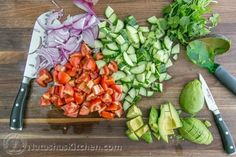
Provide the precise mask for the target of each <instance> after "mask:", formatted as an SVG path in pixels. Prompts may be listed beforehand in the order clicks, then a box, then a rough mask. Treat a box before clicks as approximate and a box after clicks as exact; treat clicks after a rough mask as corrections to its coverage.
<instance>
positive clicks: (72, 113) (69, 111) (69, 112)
mask: <svg viewBox="0 0 236 157" xmlns="http://www.w3.org/2000/svg"><path fill="white" fill-rule="evenodd" d="M62 109H63V110H64V115H66V116H68V117H77V116H78V112H79V106H78V105H76V104H75V103H68V104H66V105H65V106H63V107H62Z"/></svg>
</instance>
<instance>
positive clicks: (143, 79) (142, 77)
mask: <svg viewBox="0 0 236 157" xmlns="http://www.w3.org/2000/svg"><path fill="white" fill-rule="evenodd" d="M145 76H146V74H145V73H141V74H138V75H136V79H137V80H138V81H139V82H142V83H143V82H145V79H146V77H145Z"/></svg>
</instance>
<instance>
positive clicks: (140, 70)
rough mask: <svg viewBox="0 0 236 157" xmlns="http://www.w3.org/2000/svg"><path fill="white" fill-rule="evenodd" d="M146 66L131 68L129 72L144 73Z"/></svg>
mask: <svg viewBox="0 0 236 157" xmlns="http://www.w3.org/2000/svg"><path fill="white" fill-rule="evenodd" d="M145 68H146V65H145V64H140V65H138V66H136V67H133V68H131V69H130V72H131V73H133V74H141V73H143V72H144V71H145Z"/></svg>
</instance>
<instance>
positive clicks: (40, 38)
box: [10, 11, 52, 130]
mask: <svg viewBox="0 0 236 157" xmlns="http://www.w3.org/2000/svg"><path fill="white" fill-rule="evenodd" d="M51 13H52V12H51V11H49V12H46V13H44V14H42V15H40V16H39V17H38V19H37V20H36V22H35V25H34V29H33V34H32V38H31V43H30V47H29V52H28V57H27V62H26V66H25V71H24V77H23V80H22V83H21V85H20V89H19V91H18V94H17V96H16V99H15V102H14V105H13V108H12V111H11V116H10V129H11V130H22V128H23V116H24V111H25V104H26V101H27V96H28V94H29V89H30V82H31V80H32V79H34V78H36V75H37V70H36V67H35V64H36V57H37V53H36V50H37V49H38V48H40V46H42V44H43V42H44V41H45V38H46V31H45V29H43V27H42V26H41V25H40V23H43V24H45V23H46V20H47V18H48V17H49V15H50V14H51Z"/></svg>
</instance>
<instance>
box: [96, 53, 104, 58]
mask: <svg viewBox="0 0 236 157" xmlns="http://www.w3.org/2000/svg"><path fill="white" fill-rule="evenodd" d="M95 59H96V60H101V59H103V54H102V53H101V52H98V53H96V54H95Z"/></svg>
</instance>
